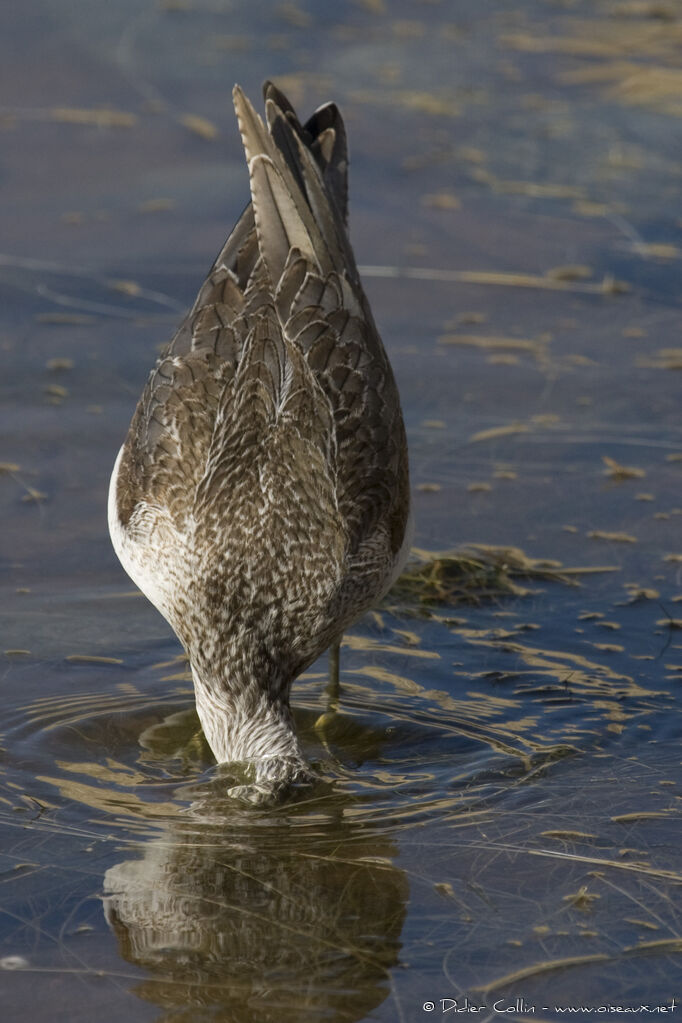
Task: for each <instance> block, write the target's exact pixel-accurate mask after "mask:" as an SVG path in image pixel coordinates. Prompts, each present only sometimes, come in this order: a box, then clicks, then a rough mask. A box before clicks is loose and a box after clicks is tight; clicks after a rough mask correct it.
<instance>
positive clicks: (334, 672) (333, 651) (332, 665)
mask: <svg viewBox="0 0 682 1023" xmlns="http://www.w3.org/2000/svg"><path fill="white" fill-rule="evenodd" d="M341 639H342V636H339V638H338V639H337V640H336V642H335V643H332V645H331V646H330V647H329V681H328V683H327V689H326V695H327V709H326V710H325V711H324V713H323V714H320V716H319V718H318V719H317V721H316V722H315V731H316V732H317V734H318V735H319V737H320V739H321V741H322V744H323V746H324V748H325V749H326V750H327V752H328V753H331V750H330V749H329V741H328V738H327V736H328V733H329V729H330V727H331V725H332V722H333V721H334V718H335V717H336V715H337V714H338V712H339V700H340V692H341V684H340V682H339V660H340V649H341Z"/></svg>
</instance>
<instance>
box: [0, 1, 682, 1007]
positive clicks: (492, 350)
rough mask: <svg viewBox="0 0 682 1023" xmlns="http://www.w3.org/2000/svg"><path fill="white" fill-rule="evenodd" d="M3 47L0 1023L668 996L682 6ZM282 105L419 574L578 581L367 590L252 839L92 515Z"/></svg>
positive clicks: (680, 657)
mask: <svg viewBox="0 0 682 1023" xmlns="http://www.w3.org/2000/svg"><path fill="white" fill-rule="evenodd" d="M263 12H266V13H267V16H268V17H267V27H266V28H265V29H264V28H263V24H264V14H263ZM0 22H1V26H0V27H1V31H0V40H2V42H0V46H1V47H2V52H3V67H4V71H5V75H4V87H3V100H2V102H3V106H2V108H1V109H0V137H2V139H3V141H4V145H3V146H2V149H0V153H1V154H2V155H1V156H0V175H1V179H2V192H1V193H0V217H1V219H2V225H3V241H2V245H1V249H2V251H1V252H0V294H1V296H2V304H1V309H2V312H1V313H0V352H1V353H2V364H3V374H2V388H3V395H4V397H3V401H2V406H1V407H0V425H1V435H2V449H1V450H0V461H1V462H2V463H3V471H2V473H1V474H0V506H1V514H2V523H3V530H2V544H1V547H0V558H1V562H0V563H1V565H2V579H1V581H0V588H1V592H2V598H3V624H2V643H1V644H0V649H2V650H4V651H6V652H5V653H4V655H3V661H4V663H3V664H2V687H3V694H4V712H3V723H2V736H1V738H0V757H1V760H0V835H1V838H0V858H1V861H0V863H1V865H0V869H1V871H2V873H1V875H0V880H1V881H2V889H1V891H2V895H1V896H0V967H3V968H4V972H3V973H2V975H1V977H0V990H1V991H2V1003H3V1020H5V1019H6V1020H8V1021H12V1023H14V1021H15V1020H17V1021H18V1020H20V1019H26V1018H30V1019H31V1020H32V1021H36V1023H42V1021H45V1023H47V1021H48V1020H49V1021H50V1023H52V1021H55V1020H68V1021H69V1023H71V1021H80V1020H83V1021H90V1020H92V1019H98V1020H99V1021H102V1023H108V1021H112V1023H114V1021H120V1020H121V1019H122V1018H126V1019H128V1020H130V1021H131V1023H133V1021H138V1020H140V1021H141V1020H159V1021H161V1020H163V1021H168V1023H170V1021H173V1023H180V1021H183V1023H186V1021H190V1020H191V1021H195V1020H196V1021H199V1020H209V1019H210V1020H221V1021H222V1020H224V1021H228V1020H229V1021H231V1023H232V1021H251V1020H253V1021H256V1020H258V1021H267V1020H278V1021H283V1020H291V1021H292V1023H294V1021H295V1023H298V1021H308V1020H310V1021H311V1023H312V1021H317V1020H323V1019H324V1020H327V1019H329V1020H339V1021H341V1020H343V1021H346V1020H348V1021H351V1020H352V1021H356V1020H357V1021H360V1020H373V1021H386V1023H389V1021H390V1023H393V1021H396V1020H399V1021H401V1023H407V1021H412V1020H421V1019H424V1018H440V1017H442V1016H443V1015H446V1017H447V1018H453V1017H452V1016H451V1015H450V1013H451V1012H454V1006H453V1003H452V1001H448V1000H453V999H458V1000H459V1001H458V1006H457V1007H458V1008H466V1007H467V1006H469V1007H472V1006H476V1007H478V1006H485V1007H486V1008H484V1009H481V1010H480V1011H478V1012H476V1013H475V1015H476V1018H478V1019H495V1018H498V1017H499V1016H500V1015H501V1012H502V1011H503V1010H505V1011H504V1017H506V1018H509V1019H518V1020H525V1019H536V1020H540V1019H542V1020H555V1019H559V1018H562V1014H561V1013H558V1012H557V1011H556V1008H555V1007H556V1006H586V1007H589V1006H592V1007H594V1008H598V1007H599V1006H601V1005H607V1006H608V1004H613V1005H618V1004H620V1005H622V1006H624V1007H626V1006H633V1007H637V1006H640V1005H641V1004H649V1005H651V1006H655V1005H664V1004H668V1005H669V1004H670V1000H671V999H672V998H673V997H678V996H679V993H680V984H679V981H680V977H681V976H682V970H681V969H680V952H681V951H682V935H681V932H680V926H681V924H680V919H679V916H680V914H679V905H680V902H679V885H680V882H681V881H682V864H681V863H680V856H679V845H680V843H679V793H680V770H679V759H680V758H679V735H680V725H681V723H682V716H681V714H680V700H679V690H680V681H681V680H682V641H681V640H680V638H679V637H680V635H681V633H680V631H679V629H680V619H681V618H682V609H681V603H682V575H681V573H682V568H681V566H682V544H681V542H680V524H681V522H682V519H681V516H682V494H681V492H680V473H681V472H682V430H681V428H680V418H679V379H680V377H679V368H680V365H681V364H682V363H681V352H680V348H679V343H680V342H679V328H678V324H679V316H680V299H679V286H678V282H679V271H680V258H681V256H682V241H681V231H682V221H680V219H679V218H680V206H679V187H680V171H681V169H682V165H681V163H680V150H679V125H680V120H679V119H680V116H681V115H682V107H681V106H680V100H679V96H680V95H682V91H681V89H680V86H681V85H682V78H681V76H680V72H679V60H677V59H676V55H677V54H678V52H679V45H680V42H681V41H682V20H681V18H680V12H679V7H678V5H676V4H674V3H670V4H666V3H662V4H649V3H633V2H625V0H597V2H587V0H575V2H566V3H560V2H550V0H546V2H541V0H537V2H533V0H524V2H523V3H519V4H516V5H514V9H513V10H508V9H506V5H496V4H492V3H486V2H480V0H477V2H473V0H467V2H462V3H459V4H457V5H448V4H446V3H445V2H442V3H436V2H430V3H426V2H424V3H411V4H408V3H406V2H405V3H401V2H398V0H385V2H384V0H362V2H360V0H358V2H357V3H353V4H348V5H344V6H343V8H342V9H338V10H337V9H336V8H332V7H331V6H330V5H327V4H322V3H314V2H312V0H308V3H307V4H305V5H303V4H301V5H297V4H274V3H273V4H270V3H267V4H261V5H259V7H258V11H257V12H256V11H255V10H254V8H253V5H246V4H242V3H237V2H234V3H229V2H227V0H212V2H210V3H209V2H203V0H188V2H186V3H185V2H178V3H176V2H172V3H171V2H163V3H146V2H145V3H143V4H140V3H139V2H137V3H133V2H132V0H121V2H119V3H117V4H115V5H111V4H105V3H103V2H101V0H94V2H93V0H90V2H89V3H85V0H68V2H64V0H61V2H60V3H59V4H56V3H52V2H48V0H37V2H35V3H34V4H33V5H30V7H27V6H24V8H17V7H16V6H13V7H12V8H10V7H9V6H7V8H6V9H4V10H3V11H2V12H0ZM266 75H272V76H273V77H275V79H276V80H277V81H278V82H279V83H280V84H281V85H282V86H283V87H285V88H286V89H288V90H289V91H290V93H291V96H292V99H293V100H294V101H295V102H296V103H297V104H299V106H300V107H301V109H302V111H303V112H305V111H307V110H309V109H311V108H313V107H314V106H316V105H317V104H318V103H319V102H321V101H323V100H325V99H327V98H329V97H333V98H334V99H336V100H338V102H339V103H340V105H341V106H342V109H343V112H344V115H345V117H346V120H347V124H348V130H349V134H350V140H351V146H352V156H353V167H352V180H351V218H352V224H351V226H352V234H353V241H354V245H355V249H356V254H357V256H358V259H359V262H360V263H361V264H363V265H364V266H365V280H366V286H367V291H368V294H369V296H370V300H371V302H372V305H373V308H374V311H375V315H376V318H377V321H378V322H379V324H380V326H381V329H382V332H383V335H384V337H385V340H386V344H387V348H388V349H389V352H390V355H391V359H392V362H393V364H394V367H395V370H396V375H397V377H398V380H399V384H400V387H401V393H402V397H403V405H404V410H405V416H406V421H407V427H408V435H409V440H410V451H411V466H412V475H413V486H414V500H415V507H416V516H417V533H416V537H415V545H416V546H417V547H418V548H420V549H422V550H429V551H443V550H447V549H451V548H454V547H462V546H463V545H464V544H469V543H473V544H476V543H478V544H486V545H497V546H506V547H515V548H519V549H522V550H523V551H525V552H526V554H527V555H528V556H530V557H533V558H542V559H548V560H550V561H553V562H559V563H561V564H562V565H563V566H565V567H567V568H569V569H576V568H580V569H590V570H593V571H589V572H587V571H586V572H582V573H579V574H576V575H570V576H569V579H571V580H572V581H573V582H574V583H576V584H578V585H568V584H566V583H561V582H558V581H548V580H538V579H530V580H523V579H521V580H516V582H517V585H519V587H520V588H519V592H517V593H515V594H513V595H510V596H507V597H497V598H495V599H490V598H483V597H482V598H481V599H480V600H478V601H477V602H474V603H472V604H457V605H456V606H450V605H438V606H435V607H434V606H431V607H427V608H424V607H418V606H417V607H414V606H413V607H409V606H406V604H405V602H404V601H402V600H400V599H398V598H397V597H396V596H395V595H389V597H388V598H387V601H386V602H385V606H383V607H381V608H378V609H377V611H376V612H375V613H373V614H371V615H368V616H367V617H366V618H365V619H364V620H363V621H361V622H360V623H359V624H358V625H357V626H356V627H355V628H354V629H353V630H351V632H350V633H349V634H348V635H347V636H346V641H345V644H344V647H343V649H342V703H341V708H340V712H339V713H338V714H337V715H336V716H335V717H334V718H333V719H332V720H331V721H330V722H329V723H328V726H327V728H326V729H324V730H321V729H320V728H319V726H318V727H316V725H317V723H318V719H319V717H320V715H321V714H322V713H323V712H324V711H325V708H326V699H327V698H326V696H325V683H326V661H325V659H322V660H321V661H320V662H319V663H318V664H316V665H314V666H313V667H312V668H311V669H310V671H309V672H308V673H306V675H305V676H304V677H303V678H302V679H301V680H300V681H299V682H298V683H297V685H296V688H295V695H294V703H295V715H296V719H297V722H298V726H299V729H300V731H301V733H302V736H303V739H304V744H305V747H306V750H307V752H308V754H309V755H310V757H311V759H312V760H313V761H314V762H316V763H317V764H318V766H319V768H320V772H321V774H322V778H323V780H322V781H321V782H320V784H319V785H318V786H317V787H316V788H314V789H313V790H312V791H310V792H307V793H301V794H300V796H299V798H298V799H297V800H295V801H294V802H292V803H290V804H288V805H285V806H282V807H280V808H278V809H276V810H268V811H267V812H265V811H258V810H245V809H240V808H239V807H238V806H235V805H234V804H233V803H231V802H230V801H229V800H227V799H226V798H225V795H224V793H225V790H226V788H227V782H228V779H229V777H230V774H231V769H229V768H221V769H218V768H216V767H215V765H214V764H213V763H212V760H211V757H210V754H208V752H207V750H206V748H205V746H204V744H203V743H202V741H201V738H200V736H199V735H198V733H197V730H198V723H197V720H196V717H195V715H194V710H193V702H192V694H191V685H190V683H189V681H188V676H187V674H186V665H185V664H184V662H183V661H182V659H181V658H180V657H179V648H178V645H177V643H176V641H175V640H174V638H173V637H172V635H171V634H170V633H169V630H168V627H167V626H166V625H165V623H164V622H163V621H162V620H161V618H160V617H159V616H158V615H157V613H156V612H155V611H154V609H153V608H152V607H151V606H150V605H148V604H147V602H146V601H145V600H144V598H142V597H141V596H139V595H137V594H135V592H134V590H133V587H132V584H130V583H129V581H128V580H127V578H126V577H125V576H124V574H123V572H122V570H121V569H120V568H119V566H118V564H117V562H116V560H115V557H114V555H113V552H112V551H111V548H110V544H109V540H108V536H107V533H106V524H105V502H106V487H107V481H108V474H109V472H110V468H111V465H112V463H113V460H114V457H115V454H116V451H117V449H118V447H119V445H120V443H121V440H122V437H123V435H124V433H125V429H126V427H127V424H128V422H129V419H130V416H131V414H132V410H133V408H134V405H135V402H136V400H137V397H138V395H139V392H140V390H141V388H142V385H143V382H144V380H145V378H146V374H147V372H148V370H149V367H150V366H151V364H152V362H153V359H154V357H155V353H156V350H157V347H158V345H160V344H161V343H163V342H164V341H165V340H166V339H167V338H168V336H169V335H170V333H171V332H172V330H173V328H174V325H175V323H176V322H177V320H178V318H179V316H180V315H181V312H182V310H183V309H184V307H185V306H186V304H187V303H189V302H190V301H191V300H192V298H193V296H194V294H195V292H196V289H197V287H198V285H199V284H200V282H201V280H202V274H204V273H205V271H206V269H207V267H208V265H209V264H210V261H211V258H212V255H213V254H214V252H215V251H217V249H218V248H219V247H220V245H221V244H222V241H223V238H224V235H225V233H226V231H227V229H228V228H229V226H231V224H232V223H233V222H234V220H235V218H236V216H237V215H238V213H239V212H240V210H241V207H242V205H243V203H244V201H245V198H246V188H247V185H246V171H245V168H244V166H243V158H242V154H241V151H240V146H239V141H238V137H237V132H236V128H235V125H234V121H233V117H232V114H231V108H230V101H229V90H230V88H231V85H232V83H233V81H235V80H237V81H239V82H240V83H241V84H242V85H243V86H244V87H245V89H246V91H247V92H248V93H250V94H251V95H253V96H256V95H257V91H258V89H259V87H260V82H261V80H262V79H263V78H264V77H266ZM105 110H106V111H107V112H103V111H105ZM94 111H96V112H97V113H94ZM112 111H114V113H112ZM191 117H194V118H195V119H194V120H192V119H191ZM188 118H189V119H188ZM196 118H203V120H199V121H197V120H196ZM464 999H468V1002H465V1001H464ZM442 1000H445V1001H442ZM427 1003H433V1009H432V1010H431V1011H429V1007H428V1006H427V1008H426V1009H424V1006H425V1005H426V1004H427ZM506 1010H508V1011H506ZM467 1014H468V1013H467ZM600 1015H601V1016H602V1017H605V1018H616V1016H617V1015H618V1014H617V1013H616V1012H615V1010H613V1011H603V1012H601V1013H600ZM634 1015H635V1018H638V1016H637V1014H634ZM641 1015H642V1013H641V1012H640V1013H639V1016H640V1017H641Z"/></svg>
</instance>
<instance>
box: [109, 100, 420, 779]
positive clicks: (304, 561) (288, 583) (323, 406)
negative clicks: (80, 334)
mask: <svg viewBox="0 0 682 1023" xmlns="http://www.w3.org/2000/svg"><path fill="white" fill-rule="evenodd" d="M265 102H266V115H267V127H266V126H265V125H264V124H263V122H262V121H261V119H260V118H259V117H258V115H257V114H256V113H255V111H254V110H253V108H252V106H251V104H250V103H249V101H248V100H247V99H246V97H245V96H244V95H243V94H242V92H241V90H239V89H238V88H236V89H235V107H236V110H237V116H238V120H239V127H240V131H241V134H242V140H243V143H244V149H245V152H246V156H247V160H248V164H249V176H250V182H251V193H252V204H251V205H250V206H249V207H248V208H247V209H246V211H245V212H244V214H243V215H242V217H241V218H240V220H239V222H238V223H237V225H236V227H235V229H234V231H233V232H232V234H231V235H230V237H229V238H228V241H227V242H226V244H225V246H224V248H223V250H222V252H221V253H220V255H219V256H218V258H217V260H216V262H215V263H214V265H213V268H212V270H211V272H210V274H209V276H208V278H207V280H206V282H205V283H204V285H203V287H202V288H201V290H200V292H199V295H198V298H197V300H196V302H195V304H194V307H193V308H192V310H191V312H190V313H189V314H188V316H187V317H186V319H185V321H184V322H183V324H182V325H181V327H180V329H179V330H178V332H177V333H176V335H175V337H174V338H173V340H172V341H171V343H170V345H169V347H168V349H167V351H166V353H165V354H164V355H163V356H162V358H161V359H160V360H159V363H158V364H157V366H156V368H155V369H154V370H153V372H152V374H151V376H150V378H149V381H148V383H147V386H146V388H145V390H144V393H143V395H142V398H141V399H140V403H139V405H138V408H137V411H136V413H135V416H134V418H133V422H132V424H131V427H130V430H129V433H128V437H127V439H126V442H125V444H124V446H123V448H122V449H121V452H120V454H119V458H118V461H117V464H116V468H115V470H114V474H113V476H112V484H111V491H110V529H111V534H112V539H113V542H114V546H115V548H116V551H117V553H118V555H119V557H120V559H121V561H122V563H123V565H124V567H125V568H126V570H127V571H128V572H129V574H130V575H131V576H132V578H133V579H134V580H135V582H137V583H138V585H139V586H140V588H141V589H142V590H143V591H144V592H145V593H146V594H147V596H148V597H149V598H150V600H152V602H153V603H154V604H155V605H156V606H157V607H158V608H159V610H160V611H161V612H162V613H163V614H164V615H165V617H166V618H167V619H168V621H169V622H170V623H171V625H172V626H173V628H174V629H175V631H176V633H177V634H178V636H179V637H180V639H181V641H182V642H183V645H184V646H185V648H186V650H187V652H188V654H189V657H190V662H191V665H192V671H193V676H194V680H195V686H196V696H197V709H198V712H199V715H200V717H201V720H202V724H203V726H204V730H205V732H206V735H207V738H208V740H209V743H210V745H211V747H212V749H213V751H214V753H215V755H216V757H217V758H218V759H219V760H230V759H247V760H248V759H251V760H254V761H256V762H258V763H260V764H261V767H260V768H259V770H260V771H261V773H263V774H267V775H268V776H270V777H275V776H276V775H277V774H278V773H282V772H284V773H287V772H288V773H293V774H295V773H296V771H297V770H298V768H299V767H300V768H301V769H302V755H301V753H300V748H299V746H298V742H297V740H296V738H295V735H294V733H293V729H292V726H291V718H290V712H289V708H288V694H289V687H290V684H291V681H292V679H293V678H295V677H296V675H297V674H299V673H300V671H302V670H303V668H304V667H306V666H307V665H308V664H310V663H311V662H312V661H313V660H314V659H315V658H316V657H317V656H318V655H319V654H320V653H322V652H323V651H324V650H325V648H326V647H327V646H328V645H329V644H330V643H331V642H333V641H334V640H335V639H336V638H337V637H338V636H339V634H340V633H341V632H342V631H343V629H344V628H345V627H346V626H347V625H348V624H349V623H350V622H351V621H353V620H354V619H355V618H357V617H358V616H359V615H360V614H362V613H363V612H364V611H365V610H366V609H367V608H368V607H369V606H371V604H372V603H373V602H375V601H376V600H377V599H378V598H379V597H380V596H381V595H382V594H383V593H384V592H385V591H386V589H387V588H388V586H389V585H390V583H391V581H392V579H393V578H394V577H395V575H396V573H397V571H398V570H399V568H400V566H401V564H402V561H403V560H404V554H405V551H406V541H405V536H406V523H407V518H408V505H409V497H408V475H407V451H406V444H405V433H404V428H403V423H402V415H401V411H400V402H399V398H398V392H397V389H396V385H395V381H394V379H393V374H392V372H391V368H390V365H389V363H388V360H387V357H386V354H385V352H384V349H383V346H382V344H381V340H380V338H379V336H378V334H377V332H376V328H375V326H374V322H373V319H372V316H371V313H370V310H369V307H368V305H367V301H366V299H365V296H364V293H363V291H362V287H361V284H360V281H359V277H358V273H357V268H356V265H355V261H354V258H353V254H352V251H351V248H350V244H349V242H348V236H347V233H346V226H345V225H346V219H347V166H348V160H347V151H346V141H345V131H344V128H343V123H342V121H341V117H340V114H339V112H338V110H337V109H336V107H335V106H333V104H329V105H328V106H325V107H322V108H321V109H320V110H318V111H317V113H316V114H314V115H313V117H312V118H311V119H310V120H309V121H308V122H307V123H306V125H305V126H302V125H301V124H300V122H299V121H298V119H297V117H296V115H295V113H294V111H293V109H292V108H291V106H290V104H289V103H288V101H287V100H286V99H285V97H283V96H282V94H281V93H280V92H279V91H278V90H277V89H276V88H275V87H274V86H273V85H271V84H266V87H265ZM265 757H268V758H271V761H270V763H269V764H268V765H267V769H266V766H265V764H264V763H263V758H265ZM277 757H279V758H284V760H285V761H286V764H285V766H284V767H277V765H276V764H275V763H274V762H273V761H272V758H277ZM283 763H284V761H283ZM297 765H298V767H297Z"/></svg>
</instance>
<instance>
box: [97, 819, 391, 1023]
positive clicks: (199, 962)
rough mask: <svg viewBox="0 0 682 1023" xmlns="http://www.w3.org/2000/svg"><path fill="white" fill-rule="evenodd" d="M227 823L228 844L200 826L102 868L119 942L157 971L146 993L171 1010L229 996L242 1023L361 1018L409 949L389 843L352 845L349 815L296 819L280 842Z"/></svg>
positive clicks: (128, 955) (217, 1002) (129, 955)
mask: <svg viewBox="0 0 682 1023" xmlns="http://www.w3.org/2000/svg"><path fill="white" fill-rule="evenodd" d="M214 813H215V808H214ZM227 826H228V827H229V828H230V830H231V831H232V832H234V828H235V826H236V827H237V835H238V838H237V840H236V841H235V840H233V841H231V842H230V844H228V845H226V844H225V843H224V842H221V841H218V842H216V833H215V830H214V829H213V828H210V829H208V832H207V833H206V832H204V831H203V830H200V831H199V833H198V834H197V827H196V826H194V827H193V828H192V829H190V831H189V832H188V833H186V834H182V833H180V834H175V833H173V832H171V833H167V834H165V835H164V836H163V837H162V838H161V839H160V840H157V841H151V842H148V843H147V844H146V845H145V847H144V856H143V858H142V859H141V860H126V861H124V862H122V863H118V864H116V865H115V866H113V867H111V868H110V869H109V870H107V872H106V875H105V878H104V891H105V898H104V907H105V914H106V918H107V921H108V923H109V925H110V926H111V927H112V929H113V931H114V933H115V934H116V937H117V939H118V942H119V946H120V950H121V954H122V955H123V957H124V958H125V959H126V960H128V961H129V962H132V963H134V964H135V965H137V966H139V967H142V968H143V969H145V970H148V971H150V973H151V978H150V979H149V980H147V981H145V982H144V984H143V987H142V992H141V993H143V994H144V997H145V998H147V999H149V1000H151V1001H153V1002H156V1003H157V1004H161V1005H163V1006H164V1007H165V1008H175V1007H177V1008H184V1007H186V1006H188V1005H193V1006H198V1005H204V1006H209V1005H210V1006H214V1007H216V1008H217V1007H223V1006H224V1007H227V1006H229V1007H230V1009H231V1013H230V1017H229V1018H230V1019H231V1020H232V1019H234V1020H239V1021H243V1023H250V1021H252V1020H253V1021H256V1020H258V1023H263V1021H266V1023H269V1021H270V1020H272V1021H275V1020H277V1021H278V1023H280V1021H286V1020H292V1021H294V1020H295V1021H296V1023H300V1021H301V1020H302V1019H306V1020H308V1019H309V1020H311V1021H312V1020H318V1019H322V1018H324V1019H361V1018H363V1017H364V1016H365V1015H366V1014H367V1013H368V1012H369V1011H370V1010H371V1009H372V1008H374V1007H375V1006H377V1005H379V1004H380V1003H381V1002H382V1001H383V999H384V998H385V996H386V990H387V989H386V987H385V984H386V977H387V973H388V971H389V970H390V968H391V967H392V966H393V965H394V964H395V963H396V962H397V957H398V952H399V948H400V933H401V930H402V925H403V921H404V918H405V907H406V903H407V897H408V891H409V889H408V884H407V879H406V877H405V875H404V873H403V872H402V871H401V870H399V869H397V868H396V867H395V866H393V864H392V862H391V859H392V856H393V855H394V849H393V848H392V845H391V844H390V843H386V842H385V841H383V840H380V839H377V836H376V835H372V836H371V838H370V839H369V840H365V841H363V842H361V843H360V844H358V842H357V836H354V841H353V842H352V843H351V842H350V841H349V838H350V837H351V835H350V834H346V835H344V834H343V831H344V827H342V829H341V832H340V833H339V832H338V831H337V830H336V829H333V837H331V838H328V839H324V838H320V837H319V835H318V836H311V835H310V834H309V833H308V829H306V828H295V829H294V830H293V831H292V830H291V829H290V828H289V826H288V824H287V825H286V826H285V827H283V828H281V829H280V828H277V829H276V831H277V835H276V840H275V841H273V839H275V836H274V835H270V836H267V835H265V834H263V833H262V832H263V830H264V829H263V828H259V827H258V826H257V825H255V826H254V827H252V828H248V830H247V831H246V833H243V832H244V829H243V828H241V827H240V826H239V825H238V824H236V822H235V820H234V818H233V819H232V820H230V823H229V825H227ZM268 830H272V829H271V828H268ZM303 836H305V837H303ZM366 838H367V836H366ZM377 843H378V844H377ZM338 850H341V851H342V852H341V854H339V852H338ZM365 856H371V860H370V859H366V858H365ZM138 991H139V989H138ZM302 998H304V999H305V1003H304V1004H303V1003H302ZM236 1006H238V1007H239V1008H236ZM351 1006H352V1007H353V1008H354V1012H351V1011H350V1009H351ZM306 1007H307V1008H306ZM342 1007H343V1008H342ZM220 1018H222V1016H221V1017H220Z"/></svg>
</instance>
